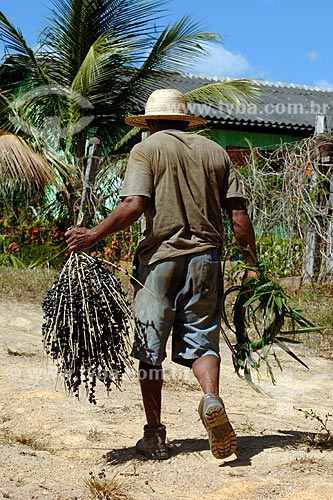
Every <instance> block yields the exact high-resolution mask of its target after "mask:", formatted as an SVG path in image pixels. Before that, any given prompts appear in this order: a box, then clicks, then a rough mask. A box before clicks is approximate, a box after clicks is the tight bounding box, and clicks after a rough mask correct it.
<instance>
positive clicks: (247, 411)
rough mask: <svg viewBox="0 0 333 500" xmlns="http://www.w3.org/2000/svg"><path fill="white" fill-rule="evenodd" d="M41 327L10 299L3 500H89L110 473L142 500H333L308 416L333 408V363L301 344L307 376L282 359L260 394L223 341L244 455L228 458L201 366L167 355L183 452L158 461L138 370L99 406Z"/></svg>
mask: <svg viewBox="0 0 333 500" xmlns="http://www.w3.org/2000/svg"><path fill="white" fill-rule="evenodd" d="M41 324H42V312H41V309H40V307H39V306H38V305H32V304H29V303H22V302H15V301H10V302H5V301H1V303H0V366H1V370H0V463H1V468H0V498H2V497H3V498H11V499H15V500H32V499H40V500H41V499H43V500H44V499H45V500H46V499H49V500H74V499H76V500H79V499H81V500H86V499H88V498H91V497H90V496H89V491H88V489H87V486H86V485H85V481H86V480H88V479H89V477H90V473H93V474H94V475H95V476H97V475H98V473H100V472H101V471H102V470H103V469H104V470H105V474H106V477H107V478H109V479H110V478H112V477H114V476H115V475H116V478H117V479H118V480H119V481H120V482H121V483H124V485H125V489H126V491H127V492H128V495H129V496H130V497H131V498H133V499H137V500H150V499H152V500H155V499H156V500H162V499H163V500H169V499H170V500H173V499H203V500H205V499H210V500H215V499H216V500H231V499H232V500H238V499H239V500H240V499H241V500H270V499H283V500H302V499H304V500H305V499H306V500H312V499H316V500H317V499H318V498H320V500H329V499H330V500H331V499H333V450H332V449H318V448H317V447H316V446H314V444H311V443H310V444H309V437H310V438H312V437H313V435H314V434H313V433H316V432H318V431H319V430H320V424H319V423H318V422H316V421H314V420H312V419H309V418H305V417H304V415H302V413H301V412H299V411H297V408H301V409H303V410H308V411H309V410H311V409H312V410H314V411H315V412H316V414H318V415H319V416H321V417H324V416H325V415H326V414H327V413H328V411H332V406H333V405H332V390H333V384H332V377H333V364H332V361H329V360H326V359H323V358H319V357H316V356H315V355H314V354H313V353H312V352H311V351H308V350H305V348H299V349H298V350H297V352H298V354H300V355H301V356H302V357H303V359H304V360H305V361H306V362H307V363H308V365H309V367H310V370H309V371H308V370H306V369H305V368H303V367H302V366H301V365H299V364H298V363H296V362H294V361H293V360H292V359H291V358H289V359H287V357H286V356H284V355H283V354H281V360H282V361H283V365H284V371H283V372H282V373H278V370H276V373H277V385H276V386H275V387H273V386H272V385H271V384H270V383H268V382H267V381H266V382H265V381H262V382H261V387H262V389H263V390H264V391H265V393H264V394H257V393H256V392H254V391H253V390H252V389H251V388H250V387H249V386H248V385H247V384H246V383H245V382H244V381H242V380H240V379H239V378H238V377H237V376H236V375H235V373H234V371H233V367H232V362H231V357H230V353H229V351H228V350H227V348H226V347H225V345H222V357H223V369H222V373H221V386H222V396H223V398H224V400H225V404H226V407H227V409H228V414H229V417H230V419H231V421H232V422H233V425H234V427H235V430H236V432H237V436H238V452H237V456H236V455H233V456H231V457H230V458H228V459H226V460H225V461H219V460H216V459H214V457H213V456H212V455H211V453H210V450H209V447H208V442H207V439H206V434H205V430H204V428H203V427H202V424H201V422H200V421H199V417H198V413H197V406H198V403H199V400H200V397H201V393H200V390H199V388H198V387H197V385H196V383H195V382H194V380H193V378H192V374H191V372H190V371H188V370H185V369H183V368H180V367H177V366H176V365H172V364H171V363H169V362H166V365H165V372H166V376H165V378H166V382H165V388H164V399H163V417H164V418H163V419H164V423H165V424H166V425H167V429H168V437H169V441H170V443H171V446H172V457H171V458H170V460H167V461H164V462H151V461H144V460H139V459H136V458H135V455H134V444H135V442H136V441H137V440H138V439H139V438H140V437H141V433H142V426H143V424H144V415H143V407H142V404H141V399H140V392H139V389H138V383H137V379H136V375H135V374H133V375H132V376H131V380H129V379H128V378H127V377H126V378H125V380H124V383H123V390H122V392H120V391H118V390H113V391H112V393H111V394H110V396H109V397H107V395H106V393H105V391H104V387H103V386H102V385H101V384H100V385H99V386H98V388H97V405H95V406H94V405H92V404H90V403H89V402H88V401H87V400H86V399H85V397H82V399H81V400H80V401H77V400H75V399H74V398H73V397H68V396H67V395H66V394H65V391H64V387H63V383H62V380H61V379H57V372H56V368H55V366H54V365H53V364H52V362H51V361H49V360H47V359H46V357H45V356H44V355H43V349H42V342H41ZM14 354H16V355H14ZM19 354H20V355H19ZM328 425H330V426H331V427H330V428H331V430H332V428H333V422H332V419H331V420H330V421H329V424H328ZM19 441H20V442H19ZM24 443H25V444H24ZM36 448H37V449H36Z"/></svg>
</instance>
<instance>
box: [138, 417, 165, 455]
mask: <svg viewBox="0 0 333 500" xmlns="http://www.w3.org/2000/svg"><path fill="white" fill-rule="evenodd" d="M165 440H166V429H165V425H161V426H160V427H149V425H145V426H144V428H143V438H142V439H140V440H139V441H138V442H137V443H136V445H135V451H136V453H137V454H139V455H141V456H144V457H145V458H147V459H150V460H166V459H167V458H170V450H169V446H168V445H167V444H166V442H165Z"/></svg>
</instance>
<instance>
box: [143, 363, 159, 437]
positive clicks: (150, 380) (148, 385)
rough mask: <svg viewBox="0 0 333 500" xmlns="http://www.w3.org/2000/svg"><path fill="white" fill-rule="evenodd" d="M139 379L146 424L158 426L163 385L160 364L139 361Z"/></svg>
mask: <svg viewBox="0 0 333 500" xmlns="http://www.w3.org/2000/svg"><path fill="white" fill-rule="evenodd" d="M139 379H140V387H141V394H142V400H143V406H144V408H145V413H146V419H147V424H148V425H149V427H159V426H160V425H161V400H162V385H163V369H162V365H159V366H154V365H149V364H148V363H145V362H144V361H140V364H139Z"/></svg>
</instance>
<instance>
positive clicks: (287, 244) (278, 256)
mask: <svg viewBox="0 0 333 500" xmlns="http://www.w3.org/2000/svg"><path fill="white" fill-rule="evenodd" d="M257 250H258V258H259V261H264V262H266V265H267V270H268V271H269V272H270V273H271V274H273V275H274V276H277V277H279V278H283V277H287V276H298V275H300V274H301V273H302V265H303V251H304V246H303V242H302V240H289V239H282V238H274V237H265V238H257Z"/></svg>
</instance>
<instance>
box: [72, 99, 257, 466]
mask: <svg viewBox="0 0 333 500" xmlns="http://www.w3.org/2000/svg"><path fill="white" fill-rule="evenodd" d="M126 123H127V124H129V125H133V126H139V127H144V128H148V129H149V131H150V137H149V138H148V139H146V140H145V141H143V142H141V143H139V144H137V145H136V146H134V148H133V149H132V151H131V153H130V157H129V161H128V166H127V170H126V174H125V180H124V183H123V186H122V190H121V194H120V195H121V198H122V201H121V202H120V203H119V205H118V206H117V207H116V209H115V210H114V211H113V212H112V213H111V214H110V215H109V216H108V217H107V218H106V219H105V220H104V221H102V222H101V223H100V224H98V225H97V226H96V227H94V228H93V229H87V228H73V229H70V230H69V231H67V233H66V240H67V244H68V248H69V250H71V251H79V250H82V249H84V248H88V247H90V246H92V245H94V244H95V243H97V242H98V241H99V240H101V239H102V238H105V237H106V236H108V235H110V234H112V233H116V232H118V231H121V230H123V229H126V228H127V227H129V226H130V225H131V224H133V223H134V222H135V221H136V220H138V218H139V217H140V216H141V215H142V214H144V216H145V223H146V227H145V230H144V232H143V237H142V239H141V240H140V242H139V244H138V247H137V249H136V253H135V258H134V276H135V278H136V279H137V280H138V281H139V282H140V283H142V284H143V285H144V287H142V286H140V285H137V284H135V285H134V287H135V299H134V314H135V321H136V338H135V342H134V346H133V355H134V357H135V358H137V359H138V360H139V373H140V385H141V392H142V398H143V403H144V408H145V413H146V419H147V424H146V425H145V426H144V436H143V438H142V439H140V440H139V441H138V443H137V445H136V451H137V453H140V454H141V455H144V456H145V457H146V458H151V459H166V458H169V448H168V446H167V444H166V428H165V426H164V425H163V424H162V422H161V393H162V385H163V371H162V363H163V360H164V359H165V357H166V353H165V347H166V342H167V339H168V336H169V334H170V332H171V330H172V360H173V361H174V362H176V363H180V364H182V365H184V366H188V367H190V368H192V371H193V374H194V375H195V377H196V378H197V380H198V381H199V383H200V386H201V388H202V390H203V394H204V395H203V397H202V399H201V402H200V405H199V413H200V417H201V419H202V421H203V424H204V425H205V427H206V429H207V432H208V437H209V442H210V447H211V451H212V453H213V455H214V457H216V458H225V457H227V456H229V455H231V454H232V453H234V452H235V451H236V436H235V433H234V431H233V429H232V426H231V424H230V422H229V420H228V417H227V414H226V411H225V408H224V404H223V402H222V400H221V398H220V397H219V371H220V356H219V334H220V321H221V304H222V293H223V289H222V288H223V287H222V285H223V281H222V273H221V263H220V256H221V248H222V245H223V219H222V209H225V210H226V212H227V214H228V216H229V218H230V221H231V226H232V229H233V232H234V235H235V238H236V240H237V242H238V244H239V245H240V247H241V248H243V249H245V250H244V257H245V260H246V262H247V263H252V262H253V256H254V255H255V237H254V232H253V228H252V224H251V222H250V219H249V217H248V215H247V212H246V200H245V198H244V195H243V193H242V192H241V190H240V187H239V185H238V182H237V178H236V175H235V172H234V170H233V168H232V166H231V163H230V159H229V157H228V155H227V153H226V152H225V150H224V149H223V148H221V147H220V146H219V145H218V144H216V143H215V142H213V141H211V140H209V139H207V138H205V137H202V136H200V135H196V134H192V133H189V132H187V129H188V128H191V127H196V126H199V125H203V124H205V123H206V121H205V120H204V119H202V118H199V117H195V116H191V115H189V114H188V111H187V107H186V102H185V98H184V96H183V94H181V93H180V92H179V91H177V90H174V89H160V90H156V91H155V92H153V93H152V94H151V96H150V97H149V99H148V101H147V105H146V109H145V114H144V115H139V116H131V117H128V118H127V119H126ZM247 249H248V250H247Z"/></svg>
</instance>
